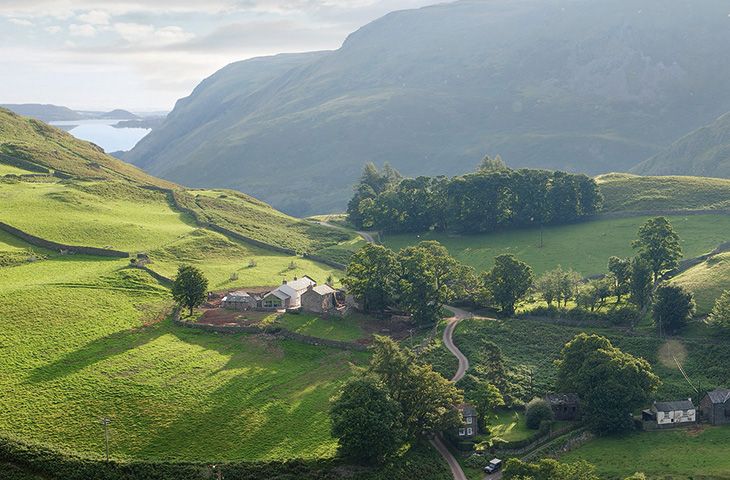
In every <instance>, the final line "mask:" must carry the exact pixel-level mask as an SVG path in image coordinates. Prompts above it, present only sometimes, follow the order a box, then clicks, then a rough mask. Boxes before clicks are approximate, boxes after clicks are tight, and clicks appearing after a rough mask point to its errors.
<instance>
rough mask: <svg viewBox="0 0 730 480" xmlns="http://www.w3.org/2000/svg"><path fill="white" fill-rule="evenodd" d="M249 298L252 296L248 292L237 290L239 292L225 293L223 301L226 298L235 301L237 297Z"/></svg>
mask: <svg viewBox="0 0 730 480" xmlns="http://www.w3.org/2000/svg"><path fill="white" fill-rule="evenodd" d="M249 298H253V297H251V295H249V294H248V292H243V291H239V292H231V293H229V294H228V295H226V297H225V298H224V299H223V301H226V300H228V301H235V300H238V299H241V300H244V299H249Z"/></svg>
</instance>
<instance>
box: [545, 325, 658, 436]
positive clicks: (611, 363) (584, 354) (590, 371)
mask: <svg viewBox="0 0 730 480" xmlns="http://www.w3.org/2000/svg"><path fill="white" fill-rule="evenodd" d="M556 363H557V366H558V378H557V388H558V389H559V390H561V391H564V392H576V393H577V394H578V395H579V396H580V397H581V400H582V401H583V403H584V412H585V415H584V418H585V419H586V423H587V424H588V427H589V428H590V429H591V430H592V431H593V432H594V433H597V434H611V433H618V432H624V431H627V430H630V429H631V428H633V420H632V417H631V414H632V412H633V411H634V410H636V409H637V408H639V407H641V406H643V405H645V404H646V402H647V401H648V400H649V398H650V397H651V395H652V394H653V393H654V392H655V391H656V389H657V388H658V387H659V384H660V383H661V382H660V381H659V378H658V377H657V376H656V375H655V374H654V372H653V371H652V369H651V365H649V363H648V362H647V361H646V360H644V359H643V358H637V357H634V356H633V355H630V354H628V353H624V352H622V351H621V350H619V349H618V348H616V347H614V346H613V345H612V344H611V342H610V341H609V340H608V339H606V338H604V337H600V336H598V335H588V334H586V333H581V334H578V335H576V337H575V338H573V340H571V341H570V342H568V343H567V344H566V345H565V347H563V349H562V351H561V353H560V358H559V360H558V361H557V362H556Z"/></svg>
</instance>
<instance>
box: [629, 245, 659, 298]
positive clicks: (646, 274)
mask: <svg viewBox="0 0 730 480" xmlns="http://www.w3.org/2000/svg"><path fill="white" fill-rule="evenodd" d="M629 291H630V293H631V301H632V302H633V303H634V305H636V306H638V307H639V308H642V309H643V308H645V307H647V306H648V305H649V304H650V303H651V297H652V294H653V292H654V281H653V279H652V271H651V265H649V262H648V261H647V260H645V259H644V258H642V257H635V258H634V259H633V261H632V262H631V278H630V280H629Z"/></svg>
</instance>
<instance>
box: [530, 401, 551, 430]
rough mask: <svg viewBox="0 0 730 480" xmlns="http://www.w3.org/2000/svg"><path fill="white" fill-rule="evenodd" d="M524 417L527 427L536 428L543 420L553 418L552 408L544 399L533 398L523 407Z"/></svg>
mask: <svg viewBox="0 0 730 480" xmlns="http://www.w3.org/2000/svg"><path fill="white" fill-rule="evenodd" d="M525 419H526V420H527V428H531V429H533V430H537V429H539V428H540V424H541V423H542V422H543V421H545V420H548V421H550V420H552V419H553V410H552V409H551V408H550V405H549V404H548V403H547V402H546V401H545V400H543V399H541V398H533V399H532V400H530V403H528V404H527V407H525Z"/></svg>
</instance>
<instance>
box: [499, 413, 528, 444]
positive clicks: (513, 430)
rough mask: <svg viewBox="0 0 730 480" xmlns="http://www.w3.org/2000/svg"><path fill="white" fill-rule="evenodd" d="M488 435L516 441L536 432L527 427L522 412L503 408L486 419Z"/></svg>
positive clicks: (507, 440)
mask: <svg viewBox="0 0 730 480" xmlns="http://www.w3.org/2000/svg"><path fill="white" fill-rule="evenodd" d="M487 426H488V427H489V430H490V434H491V435H490V436H492V437H499V438H501V439H502V440H504V441H506V442H517V441H520V440H524V439H526V438H530V437H532V436H533V435H535V434H536V433H537V431H536V430H530V429H529V428H527V420H526V419H525V415H524V413H522V412H515V411H513V410H504V411H500V412H497V414H496V415H495V417H494V418H490V419H488V420H487Z"/></svg>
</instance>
